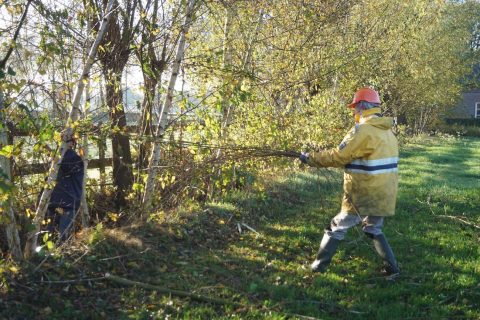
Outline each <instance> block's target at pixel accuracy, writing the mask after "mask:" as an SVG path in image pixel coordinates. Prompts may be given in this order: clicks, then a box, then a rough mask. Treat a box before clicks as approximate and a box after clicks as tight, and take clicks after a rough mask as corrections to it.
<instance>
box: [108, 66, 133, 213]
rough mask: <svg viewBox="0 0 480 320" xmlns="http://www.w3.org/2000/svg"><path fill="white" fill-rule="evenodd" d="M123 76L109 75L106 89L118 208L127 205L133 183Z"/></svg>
mask: <svg viewBox="0 0 480 320" xmlns="http://www.w3.org/2000/svg"><path fill="white" fill-rule="evenodd" d="M121 78H122V73H121V72H116V73H111V74H110V75H109V76H108V77H107V85H106V90H105V91H106V92H105V95H106V98H107V105H108V107H109V113H110V120H111V121H112V125H111V126H112V133H111V139H112V157H113V166H112V172H113V184H114V187H115V194H114V201H115V204H116V206H117V208H120V207H124V206H126V204H127V202H126V200H125V197H126V195H127V193H128V192H129V191H130V189H131V187H132V184H133V173H132V155H131V152H130V139H129V137H128V136H127V135H126V134H125V130H126V127H127V119H126V116H125V110H124V108H123V96H122V88H121Z"/></svg>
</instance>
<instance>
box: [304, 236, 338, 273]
mask: <svg viewBox="0 0 480 320" xmlns="http://www.w3.org/2000/svg"><path fill="white" fill-rule="evenodd" d="M339 243H340V240H338V239H335V238H332V237H330V236H329V235H328V234H324V235H323V238H322V242H321V243H320V249H318V253H317V257H316V258H315V261H313V263H312V264H311V265H310V268H311V269H312V271H313V272H320V273H323V272H325V271H326V269H327V266H328V265H329V264H330V262H331V261H332V257H333V255H334V254H335V252H336V251H337V247H338V244H339Z"/></svg>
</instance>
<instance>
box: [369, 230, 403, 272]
mask: <svg viewBox="0 0 480 320" xmlns="http://www.w3.org/2000/svg"><path fill="white" fill-rule="evenodd" d="M372 239H373V245H374V246H375V250H376V251H377V253H378V255H379V256H380V257H381V258H382V259H383V264H384V266H385V274H386V275H387V276H389V277H392V276H398V275H399V274H400V269H399V268H398V264H397V260H395V256H394V255H393V251H392V248H390V245H389V244H388V241H387V238H385V235H384V234H383V233H382V234H379V235H375V236H373V237H372Z"/></svg>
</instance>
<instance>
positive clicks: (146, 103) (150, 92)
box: [138, 75, 158, 169]
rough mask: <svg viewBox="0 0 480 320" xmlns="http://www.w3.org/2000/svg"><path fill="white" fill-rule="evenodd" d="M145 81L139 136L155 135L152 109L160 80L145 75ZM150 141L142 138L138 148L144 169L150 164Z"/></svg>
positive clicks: (140, 161) (140, 162)
mask: <svg viewBox="0 0 480 320" xmlns="http://www.w3.org/2000/svg"><path fill="white" fill-rule="evenodd" d="M143 78H144V83H145V97H144V98H143V102H142V117H141V119H140V126H139V131H138V133H139V136H140V138H142V137H145V136H147V137H151V136H153V130H152V111H153V100H154V98H155V91H156V89H157V84H158V81H157V80H156V79H152V78H150V77H148V76H146V75H144V77H143ZM150 145H151V143H150V142H148V141H144V140H141V143H140V146H139V148H138V164H139V167H140V168H142V169H144V168H146V167H147V165H148V156H147V155H148V153H149V151H150V149H151V148H149V146H150Z"/></svg>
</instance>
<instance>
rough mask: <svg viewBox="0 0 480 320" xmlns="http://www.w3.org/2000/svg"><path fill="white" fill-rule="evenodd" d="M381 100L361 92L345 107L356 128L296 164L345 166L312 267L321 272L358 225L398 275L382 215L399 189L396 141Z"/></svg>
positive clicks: (387, 266)
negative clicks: (337, 202) (336, 205)
mask: <svg viewBox="0 0 480 320" xmlns="http://www.w3.org/2000/svg"><path fill="white" fill-rule="evenodd" d="M379 106H380V97H379V95H378V93H377V92H376V91H375V90H372V89H370V88H362V89H360V90H358V91H357V92H356V93H355V96H354V98H353V102H352V103H351V104H350V105H349V107H350V108H352V110H353V112H354V114H355V120H356V124H355V126H354V127H353V128H352V129H351V130H350V131H349V132H348V133H347V135H346V136H345V138H344V139H343V141H342V142H341V143H340V145H339V146H338V147H337V148H335V149H331V150H324V151H320V152H312V153H310V154H308V153H302V155H301V157H300V160H301V161H302V162H303V163H307V164H309V165H311V166H315V167H343V168H345V173H344V183H343V190H344V195H343V201H342V209H341V211H340V213H339V214H337V215H336V216H335V217H334V218H333V219H332V220H331V222H330V225H329V227H327V229H326V230H325V233H324V236H323V239H322V242H321V244H320V249H319V251H318V253H317V256H316V259H315V261H314V262H313V263H312V265H311V268H312V270H313V271H316V272H325V270H326V268H327V266H328V265H329V263H330V262H331V260H332V257H333V255H334V254H335V251H336V249H337V246H338V244H339V242H340V241H341V240H343V239H344V237H345V235H346V232H347V231H348V229H350V228H351V227H353V226H355V225H357V224H359V223H360V222H362V225H363V231H364V232H365V234H366V235H367V236H369V237H370V238H371V239H373V244H374V246H375V249H376V251H377V253H378V254H379V255H380V257H382V259H383V261H384V266H385V269H384V272H385V273H386V275H388V276H390V277H393V276H396V275H398V274H399V272H400V270H399V268H398V264H397V261H396V260H395V256H394V254H393V252H392V249H391V248H390V245H389V244H388V242H387V239H386V238H385V235H384V234H383V232H382V226H383V221H384V217H386V216H392V215H394V213H395V202H396V197H397V187H398V169H397V164H398V142H397V139H396V137H395V135H394V134H393V132H392V130H391V129H392V124H393V119H392V118H387V117H382V116H381V113H380V107H379Z"/></svg>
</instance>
